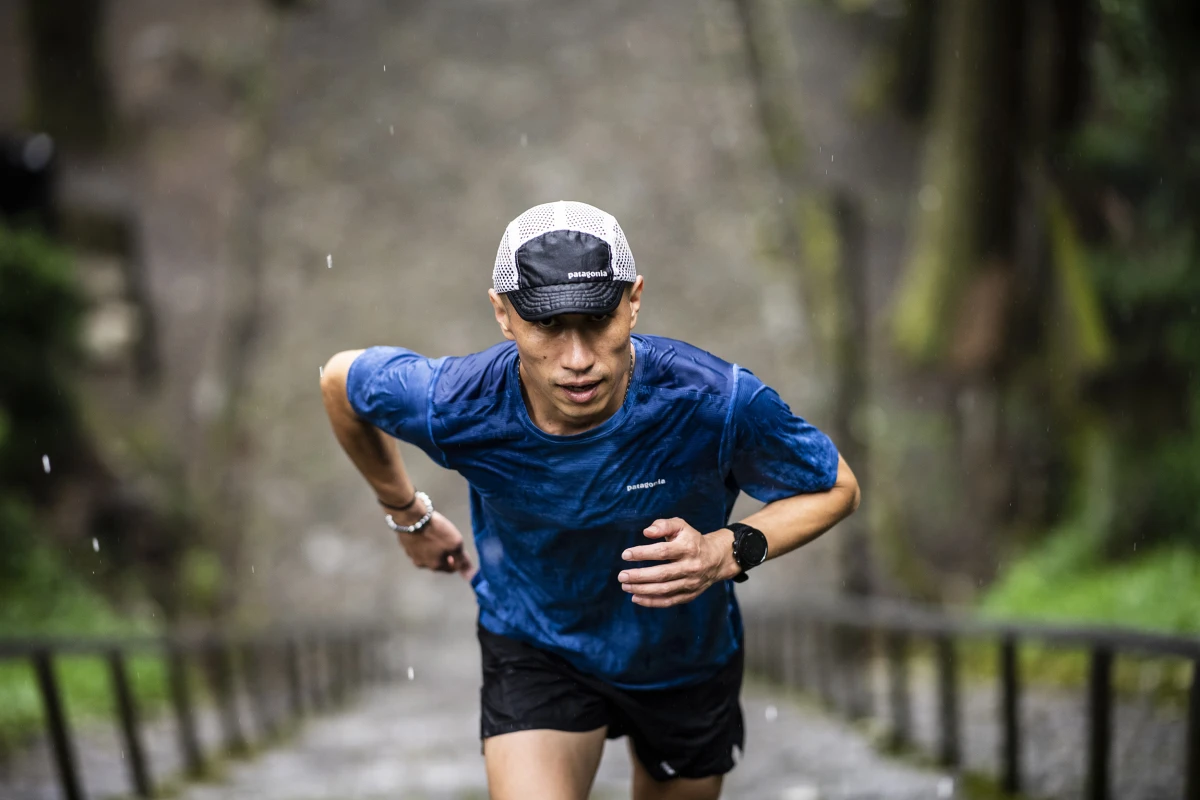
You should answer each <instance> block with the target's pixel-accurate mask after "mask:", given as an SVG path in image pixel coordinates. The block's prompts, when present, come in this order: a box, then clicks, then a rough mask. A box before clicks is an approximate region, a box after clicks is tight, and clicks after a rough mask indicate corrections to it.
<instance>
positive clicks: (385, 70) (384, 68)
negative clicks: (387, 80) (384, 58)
mask: <svg viewBox="0 0 1200 800" xmlns="http://www.w3.org/2000/svg"><path fill="white" fill-rule="evenodd" d="M383 71H384V72H387V64H384V65H383Z"/></svg>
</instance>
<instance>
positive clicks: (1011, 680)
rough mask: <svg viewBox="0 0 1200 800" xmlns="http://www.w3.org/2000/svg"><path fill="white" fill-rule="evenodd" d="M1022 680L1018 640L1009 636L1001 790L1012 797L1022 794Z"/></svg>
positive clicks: (1003, 662)
mask: <svg viewBox="0 0 1200 800" xmlns="http://www.w3.org/2000/svg"><path fill="white" fill-rule="evenodd" d="M1020 677H1021V676H1020V672H1019V669H1018V663H1017V640H1016V638H1015V637H1014V636H1012V635H1007V636H1005V637H1004V638H1003V639H1002V640H1001V642H1000V722H1001V733H1002V737H1001V742H1002V745H1001V753H1000V765H1001V767H1000V768H1001V770H1002V775H1001V780H1000V786H1001V788H1003V789H1004V791H1005V792H1007V793H1008V794H1017V793H1018V792H1020V791H1021V719H1020V706H1021V680H1020Z"/></svg>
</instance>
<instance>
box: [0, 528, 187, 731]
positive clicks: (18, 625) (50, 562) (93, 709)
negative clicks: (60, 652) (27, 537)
mask: <svg viewBox="0 0 1200 800" xmlns="http://www.w3.org/2000/svg"><path fill="white" fill-rule="evenodd" d="M156 630H157V625H156V624H155V623H154V620H153V619H152V618H148V617H147V615H142V616H136V615H127V614H122V613H120V612H119V611H117V610H116V609H114V608H113V607H112V605H111V604H110V603H109V602H108V601H107V600H105V599H104V598H103V597H102V596H100V595H99V594H98V593H97V592H96V591H95V590H93V589H92V588H91V587H89V586H88V585H87V584H86V583H85V582H84V581H82V580H81V579H79V578H78V577H76V576H74V575H73V574H72V573H71V572H70V570H69V569H68V568H67V567H66V565H65V564H64V563H63V562H62V561H61V560H60V559H59V558H57V557H56V556H55V555H54V554H53V553H52V552H51V551H50V549H49V548H47V547H34V548H33V549H31V551H30V552H29V553H28V554H27V557H26V558H25V560H24V561H23V568H22V570H21V573H20V578H19V580H17V581H14V582H13V583H12V584H10V585H8V586H5V587H4V589H3V591H2V593H0V637H5V638H6V637H25V636H85V637H86V636H108V635H122V634H129V635H137V634H149V633H154V632H156ZM54 663H55V674H56V676H57V678H58V681H59V686H60V688H61V690H62V693H63V702H64V705H65V706H66V710H67V715H68V719H69V720H70V721H71V723H72V724H76V725H77V724H82V723H87V722H91V721H95V720H100V719H106V718H111V717H112V716H113V714H114V708H113V692H112V686H111V679H110V676H109V671H108V666H107V663H106V662H105V661H104V659H103V658H102V657H99V656H86V655H71V656H63V657H58V658H56V659H55V662H54ZM126 668H127V670H128V673H129V679H130V683H131V685H132V689H133V692H134V696H135V698H136V700H137V703H138V708H139V711H140V712H141V713H142V714H143V715H148V714H149V713H150V712H152V711H153V710H155V709H157V708H159V707H161V706H162V705H163V704H164V702H165V701H166V676H165V667H164V663H163V661H162V659H161V658H159V657H158V656H157V655H156V654H152V653H146V654H131V656H130V657H129V659H128V661H127V663H126ZM43 728H44V723H43V718H42V701H41V695H40V693H39V691H38V687H37V683H36V680H35V677H34V672H33V667H32V665H31V663H30V662H29V661H28V660H24V659H16V660H6V661H0V752H4V751H8V750H11V749H13V748H14V747H17V746H19V745H20V744H21V743H23V742H25V741H27V740H28V739H29V738H30V737H31V736H33V735H35V734H36V733H38V732H40V731H41V730H43Z"/></svg>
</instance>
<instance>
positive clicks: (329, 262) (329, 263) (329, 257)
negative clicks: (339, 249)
mask: <svg viewBox="0 0 1200 800" xmlns="http://www.w3.org/2000/svg"><path fill="white" fill-rule="evenodd" d="M325 266H327V267H329V268H330V269H333V254H332V253H330V254H329V255H327V256H325Z"/></svg>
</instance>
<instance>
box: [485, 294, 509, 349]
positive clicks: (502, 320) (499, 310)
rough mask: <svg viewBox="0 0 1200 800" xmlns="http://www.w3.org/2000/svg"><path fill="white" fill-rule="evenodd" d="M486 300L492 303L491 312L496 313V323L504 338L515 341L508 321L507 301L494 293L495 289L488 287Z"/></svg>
mask: <svg viewBox="0 0 1200 800" xmlns="http://www.w3.org/2000/svg"><path fill="white" fill-rule="evenodd" d="M488 300H490V301H491V303H492V312H493V313H495V315H496V324H497V325H499V326H500V332H501V333H502V334H504V338H505V339H508V340H509V341H510V342H512V341H516V337H515V336H513V332H512V327H511V326H510V325H509V321H508V301H507V300H505V299H504V298H502V297H501V296H500V295H498V294H496V290H495V289H488Z"/></svg>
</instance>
